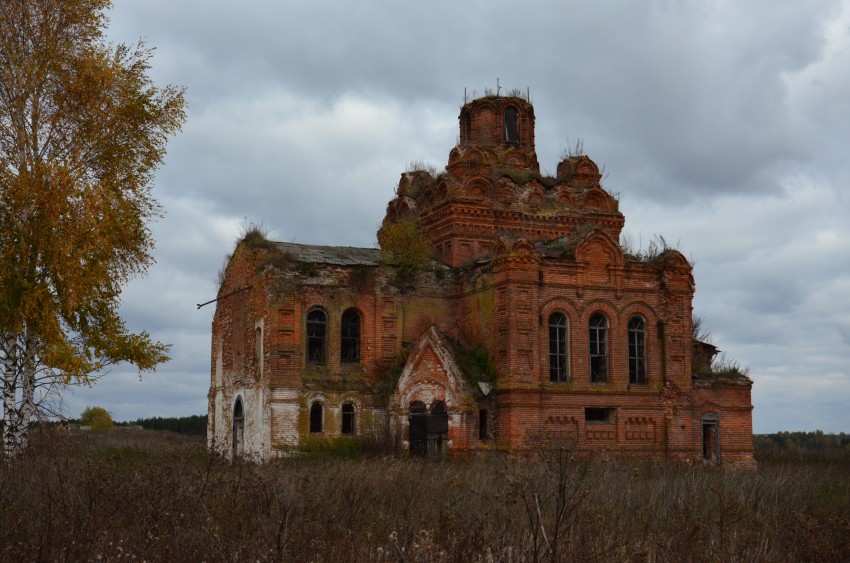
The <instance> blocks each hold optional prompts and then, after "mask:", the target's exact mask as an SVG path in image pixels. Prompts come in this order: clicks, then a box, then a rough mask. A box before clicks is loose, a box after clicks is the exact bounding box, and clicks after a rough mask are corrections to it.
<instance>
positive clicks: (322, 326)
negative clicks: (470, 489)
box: [209, 96, 754, 467]
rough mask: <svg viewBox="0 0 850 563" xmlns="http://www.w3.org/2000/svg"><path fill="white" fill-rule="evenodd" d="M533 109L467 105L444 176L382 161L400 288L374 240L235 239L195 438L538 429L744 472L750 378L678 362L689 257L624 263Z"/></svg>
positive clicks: (601, 199) (293, 438) (393, 437)
mask: <svg viewBox="0 0 850 563" xmlns="http://www.w3.org/2000/svg"><path fill="white" fill-rule="evenodd" d="M534 119H535V118H534V110H533V107H532V106H531V104H529V103H528V102H527V101H525V100H523V99H520V98H515V97H494V96H491V97H487V98H482V99H478V100H474V101H472V102H470V103H467V104H466V105H464V106H463V108H462V109H461V114H460V117H459V120H460V137H459V138H460V142H459V144H458V146H456V147H455V148H454V149H452V150H451V152H450V154H449V161H448V164H447V166H446V170H445V172H443V173H440V174H438V175H436V176H433V175H432V174H430V173H429V172H426V171H413V172H406V173H404V174H402V176H401V179H400V181H399V186H398V189H397V192H396V197H395V198H394V199H393V200H392V201H390V202H389V204H388V206H387V211H386V216H385V218H384V222H383V225H382V229H383V228H386V227H387V226H389V225H391V224H393V223H396V222H399V221H413V222H415V224H416V225H417V226H418V229H419V231H420V233H421V236H422V238H423V239H424V240H425V241H426V242H427V244H428V246H429V247H430V249H431V255H432V262H431V263H430V264H429V265H426V267H423V268H422V269H421V270H420V271H418V272H417V274H416V276H415V279H414V281H413V282H412V283H400V282H399V277H398V276H396V275H395V272H394V267H393V265H392V264H390V263H387V261H386V260H385V257H382V255H381V253H380V251H379V250H377V249H364V248H351V247H322V246H311V245H299V244H291V243H274V242H269V241H264V240H255V239H251V240H249V239H246V240H245V241H243V242H242V243H240V244H239V245H238V247H237V249H236V251H235V252H234V255H233V258H232V259H231V261H230V263H229V264H228V267H227V271H226V275H225V277H224V281H223V284H222V286H221V289H220V292H219V297H218V302H217V308H216V314H215V318H214V321H213V334H212V338H213V342H212V375H211V387H210V393H209V401H210V422H209V424H210V427H209V430H210V431H209V440H210V446H211V447H213V448H215V449H218V450H219V451H221V452H223V453H225V454H227V455H234V454H235V455H247V456H253V457H255V458H257V459H268V458H270V457H272V456H274V455H277V454H280V453H283V452H286V451H288V450H290V449H293V448H298V447H299V446H300V445H302V444H303V443H304V442H305V441H307V440H311V439H321V438H326V437H335V436H341V435H350V436H352V437H372V438H374V439H381V440H388V441H393V442H395V443H398V444H399V445H400V446H401V447H404V448H408V449H410V450H411V451H413V452H421V453H428V452H431V453H443V454H445V453H451V454H461V453H474V452H477V451H486V450H498V451H514V452H518V453H522V452H526V451H530V450H531V449H533V448H534V447H535V445H536V444H538V443H539V441H540V440H557V441H561V442H563V443H569V444H570V446H571V447H574V448H575V449H576V450H577V451H578V452H594V451H602V450H605V451H609V452H616V453H618V454H620V455H625V456H637V457H651V458H671V459H682V460H696V459H705V460H706V461H709V462H721V463H724V464H729V465H736V466H743V467H753V466H754V461H753V457H752V441H751V435H752V423H751V417H752V412H751V411H752V403H751V397H750V390H751V386H752V382H751V381H750V380H749V379H747V378H746V377H744V376H738V377H728V376H727V377H723V378H721V377H715V376H713V374H711V373H710V370H708V372H707V370H706V369H704V364H705V361H704V360H705V354H706V353H710V351H707V349H706V348H705V345H703V344H700V343H697V345H696V350H697V356H696V357H695V356H694V350H695V344H694V341H693V338H692V300H693V294H694V280H693V276H692V270H691V265H690V264H689V262H688V261H687V260H686V259H685V257H684V256H682V254H681V253H679V252H678V251H675V250H672V249H660V252H659V253H658V254H657V255H656V256H651V257H646V256H644V257H642V258H641V259H637V258H636V257H632V256H628V255H626V254H625V253H624V252H623V249H622V248H621V246H620V244H619V236H620V231H621V230H622V228H623V225H624V222H625V218H624V216H623V215H622V213H620V211H619V204H618V201H617V200H616V198H614V197H612V196H611V195H610V194H609V193H608V192H607V191H605V189H604V188H603V187H602V186H601V185H600V181H601V175H600V173H599V169H598V167H597V166H596V164H595V163H594V162H593V161H592V160H591V159H590V158H588V157H587V156H583V155H582V156H569V157H567V158H565V159H564V160H563V161H562V162H561V163H559V164H558V166H557V175H556V176H555V177H544V176H542V175H541V174H540V171H539V165H538V162H537V156H536V152H535V146H534ZM709 361H710V357H709ZM694 365H697V366H702V367H700V369H692V366H694ZM694 371H699V372H700V373H698V374H697V373H693V372H694ZM237 402H238V403H239V405H238V406H239V407H240V409H241V410H237V409H236V407H237ZM235 413H236V414H237V415H238V416H234V414H235Z"/></svg>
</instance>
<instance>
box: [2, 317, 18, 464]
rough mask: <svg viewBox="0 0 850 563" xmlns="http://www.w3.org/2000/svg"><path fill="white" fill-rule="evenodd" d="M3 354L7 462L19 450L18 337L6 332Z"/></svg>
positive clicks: (5, 451)
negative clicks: (17, 404) (17, 402)
mask: <svg viewBox="0 0 850 563" xmlns="http://www.w3.org/2000/svg"><path fill="white" fill-rule="evenodd" d="M4 345H5V348H6V349H5V355H4V358H3V459H4V461H5V462H6V463H9V462H10V461H11V460H12V458H13V457H15V455H16V454H17V453H18V452H19V449H18V445H17V439H16V436H17V432H18V426H19V424H20V420H19V417H18V409H17V408H15V407H16V404H15V403H16V401H15V397H16V396H17V392H18V383H19V377H18V376H19V373H20V372H19V370H18V361H17V360H18V354H17V349H18V338H17V335H15V334H11V333H7V334H6V339H5V342H4Z"/></svg>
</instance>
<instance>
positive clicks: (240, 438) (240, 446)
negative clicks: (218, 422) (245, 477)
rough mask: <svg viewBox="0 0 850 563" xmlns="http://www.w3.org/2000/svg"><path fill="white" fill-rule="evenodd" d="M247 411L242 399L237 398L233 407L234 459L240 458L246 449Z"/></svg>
mask: <svg viewBox="0 0 850 563" xmlns="http://www.w3.org/2000/svg"><path fill="white" fill-rule="evenodd" d="M244 441H245V411H244V409H243V408H242V397H236V402H235V403H234V405H233V457H235V458H236V457H240V456H241V455H242V452H243V451H244V449H245V444H244Z"/></svg>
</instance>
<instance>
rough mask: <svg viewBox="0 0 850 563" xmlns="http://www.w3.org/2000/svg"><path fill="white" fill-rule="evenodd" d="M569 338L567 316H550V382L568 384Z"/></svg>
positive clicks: (557, 314)
mask: <svg viewBox="0 0 850 563" xmlns="http://www.w3.org/2000/svg"><path fill="white" fill-rule="evenodd" d="M567 338H568V337H567V316H566V315H565V314H563V313H552V314H551V315H549V381H557V382H559V383H566V381H567V379H568V377H569V357H568V355H567Z"/></svg>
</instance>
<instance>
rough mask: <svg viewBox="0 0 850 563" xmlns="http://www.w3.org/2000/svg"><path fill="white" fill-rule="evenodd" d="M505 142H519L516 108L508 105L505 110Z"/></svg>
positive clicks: (515, 143) (516, 143)
mask: <svg viewBox="0 0 850 563" xmlns="http://www.w3.org/2000/svg"><path fill="white" fill-rule="evenodd" d="M504 117H505V142H506V143H511V144H513V145H518V144H519V114H518V113H517V110H516V108H514V107H509V108H507V109H506V110H505V115H504Z"/></svg>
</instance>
